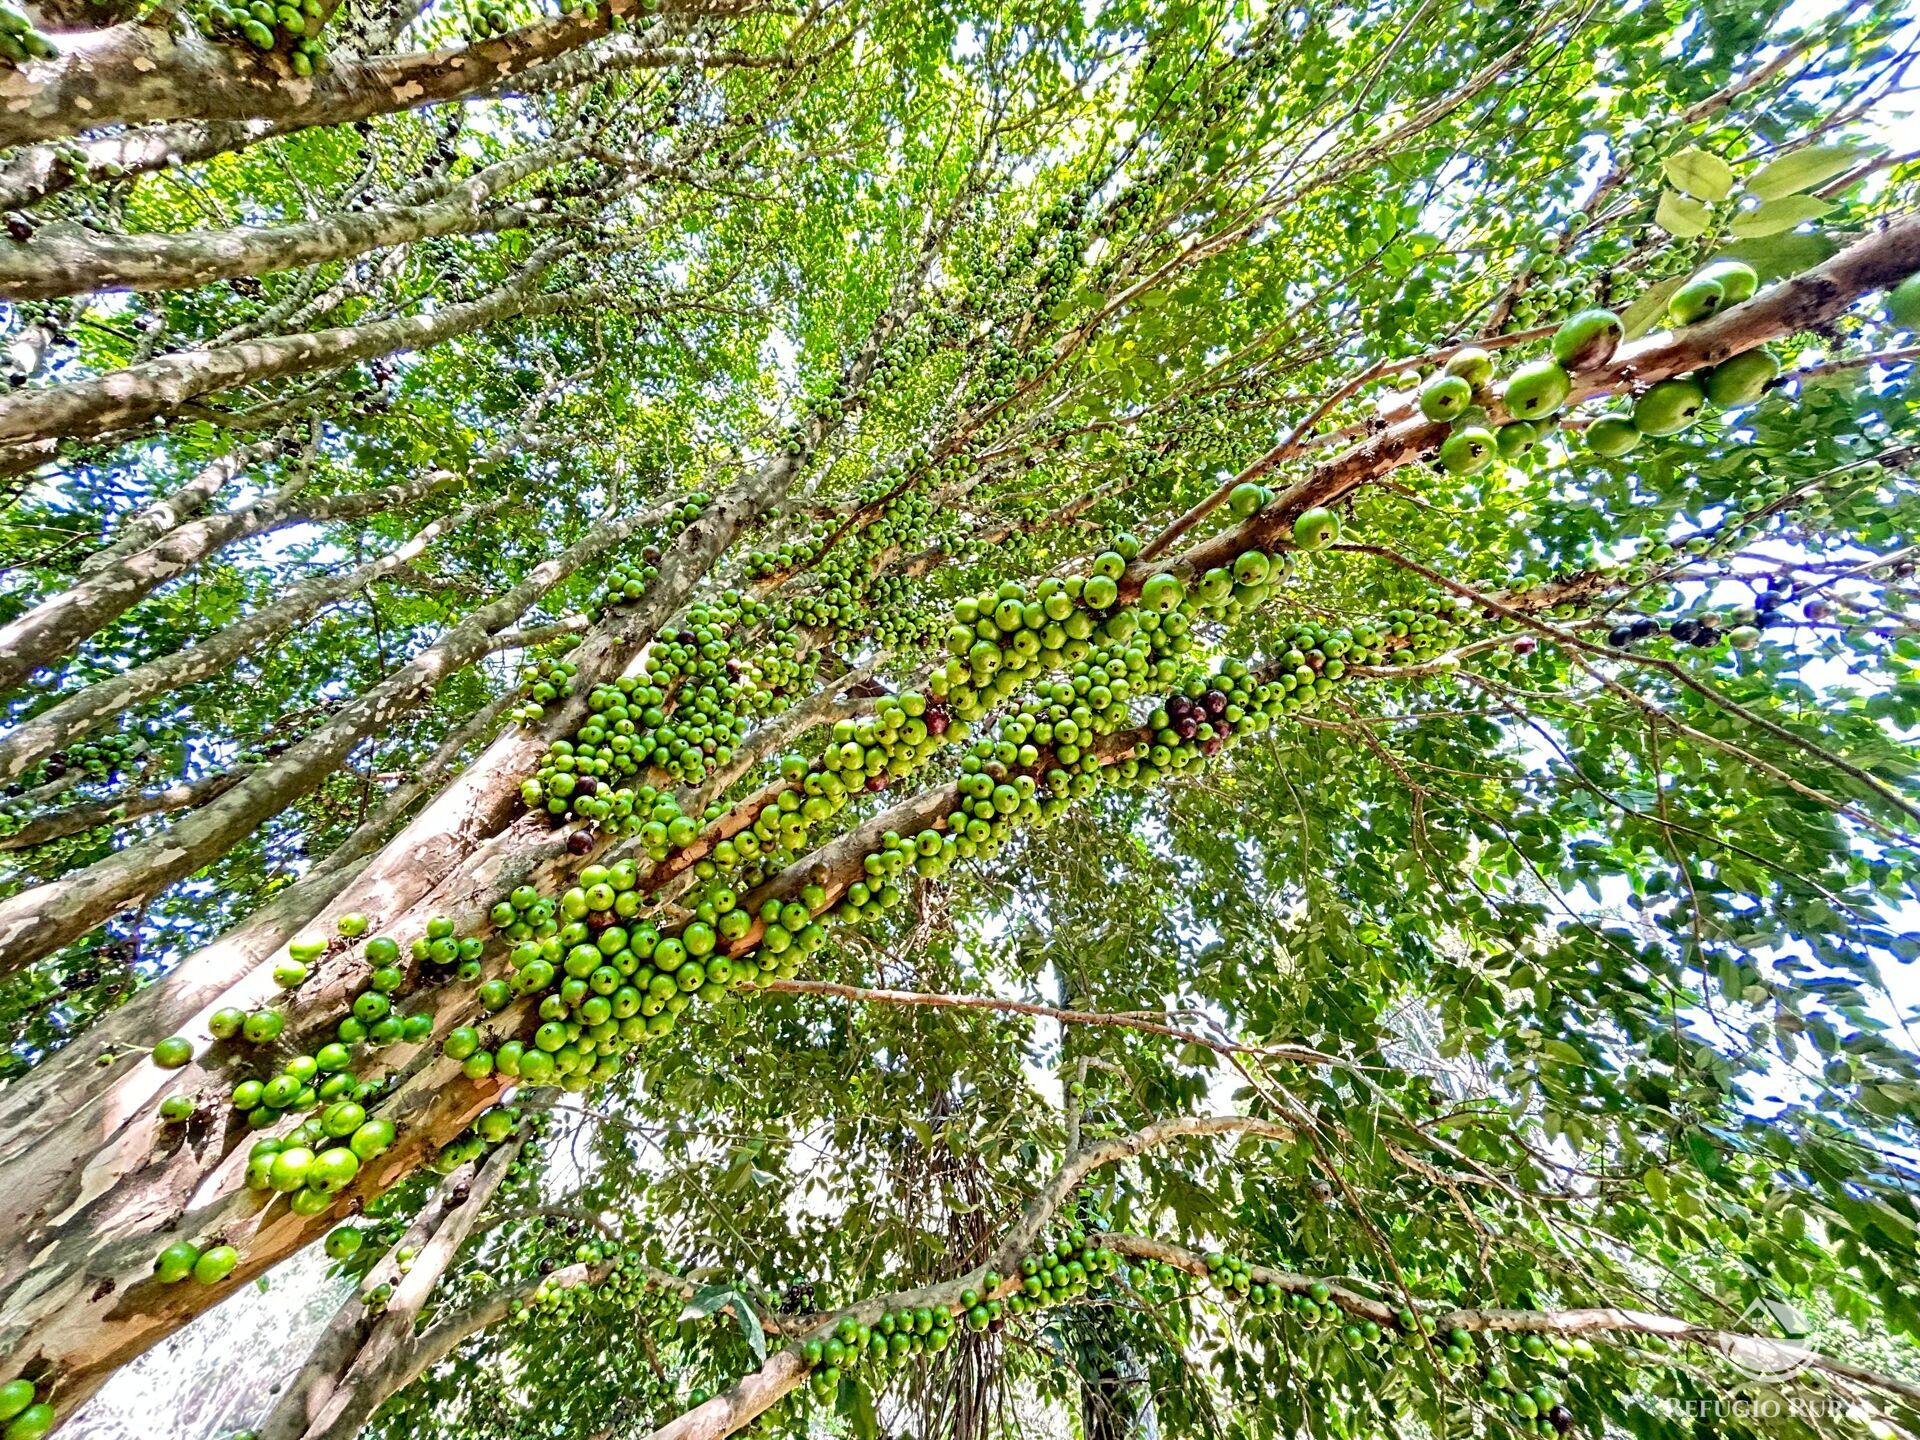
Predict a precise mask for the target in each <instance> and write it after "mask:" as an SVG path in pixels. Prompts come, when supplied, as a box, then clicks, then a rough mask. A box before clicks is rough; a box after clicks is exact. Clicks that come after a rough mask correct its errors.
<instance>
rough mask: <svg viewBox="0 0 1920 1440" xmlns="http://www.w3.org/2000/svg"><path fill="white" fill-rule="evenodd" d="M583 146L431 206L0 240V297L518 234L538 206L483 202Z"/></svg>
mask: <svg viewBox="0 0 1920 1440" xmlns="http://www.w3.org/2000/svg"><path fill="white" fill-rule="evenodd" d="M582 149H583V147H582V146H581V145H578V144H570V145H561V146H542V147H540V148H538V149H535V150H531V151H529V152H527V153H526V154H524V155H520V156H517V157H515V158H514V159H512V160H504V161H502V162H501V163H499V164H498V165H492V166H489V167H488V168H486V169H485V170H482V171H480V172H479V173H478V174H476V175H474V176H472V177H470V178H469V179H467V180H464V181H461V182H460V183H459V184H457V185H454V186H452V187H450V189H449V191H448V193H447V194H446V195H445V196H444V197H443V198H441V199H439V200H436V201H434V202H433V203H431V204H424V205H387V206H380V207H377V208H373V209H368V210H361V211H356V212H351V213H344V214H334V215H323V216H320V217H318V218H315V219H312V220H306V221H302V222H300V223H298V224H292V225H257V226H256V225H241V226H236V227H234V228H232V229H229V230H190V231H186V232H183V233H180V234H167V235H155V234H147V235H117V234H112V233H110V232H104V231H98V230H91V229H88V228H86V227H85V226H82V225H79V224H76V223H74V222H72V221H61V222H59V223H58V224H52V225H45V226H42V227H41V228H40V230H39V231H37V232H36V233H35V234H34V236H33V238H32V239H30V240H27V241H24V242H21V241H15V240H0V296H6V297H8V298H10V299H46V298H50V297H53V296H58V295H83V294H90V293H95V292H99V291H113V290H184V289H191V288H193V287H195V286H198V285H207V284H211V283H213V282H214V281H216V280H231V279H234V278H235V277H238V276H243V275H266V274H270V273H272V272H274V271H277V270H294V269H298V268H300V267H302V266H306V265H321V264H325V263H327V262H328V261H333V260H344V259H348V258H350V257H352V256H355V255H362V254H365V253H366V252H367V251H369V250H380V249H385V248H386V247H388V246H392V245H405V244H409V243H411V242H413V241H416V240H425V239H430V238H432V237H434V236H439V235H470V234H476V233H479V232H482V231H496V230H512V229H518V228H520V227H523V226H525V225H528V224H531V223H535V222H536V221H537V220H538V219H539V209H538V208H537V207H536V208H531V209H530V208H528V207H525V206H512V205H509V206H504V207H498V206H496V207H494V208H491V209H490V208H488V206H489V203H490V202H491V201H492V200H493V199H494V197H496V196H498V195H500V194H502V193H503V192H505V191H507V190H509V189H511V188H512V187H513V186H514V185H517V184H518V183H519V182H520V181H522V180H524V179H526V178H527V177H528V176H530V175H533V174H536V173H538V172H539V171H541V170H544V169H547V168H549V167H551V166H553V165H556V164H560V163H562V162H563V161H566V160H568V159H571V158H573V157H574V156H576V155H578V154H580V153H581V151H582Z"/></svg>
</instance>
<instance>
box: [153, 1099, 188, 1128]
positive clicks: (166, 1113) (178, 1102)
mask: <svg viewBox="0 0 1920 1440" xmlns="http://www.w3.org/2000/svg"><path fill="white" fill-rule="evenodd" d="M194 1109H195V1106H194V1103H193V1097H192V1096H191V1095H169V1096H168V1097H167V1098H166V1099H164V1100H162V1101H161V1102H160V1118H161V1119H162V1120H165V1121H167V1122H168V1123H170V1124H174V1125H178V1124H179V1123H180V1122H181V1121H182V1120H191V1119H192V1118H193V1112H194Z"/></svg>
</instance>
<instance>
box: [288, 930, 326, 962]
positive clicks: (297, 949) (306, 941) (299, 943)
mask: <svg viewBox="0 0 1920 1440" xmlns="http://www.w3.org/2000/svg"><path fill="white" fill-rule="evenodd" d="M326 953H327V942H326V941H325V940H324V939H322V938H320V937H319V936H317V935H302V936H299V937H298V938H296V939H293V940H289V941H288V942H287V954H289V955H291V956H292V957H293V958H294V959H295V960H298V961H299V962H300V963H301V964H302V965H311V964H312V963H313V962H314V961H315V960H318V959H319V958H320V957H321V956H322V955H324V954H326Z"/></svg>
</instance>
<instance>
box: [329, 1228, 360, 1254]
mask: <svg viewBox="0 0 1920 1440" xmlns="http://www.w3.org/2000/svg"><path fill="white" fill-rule="evenodd" d="M366 1242H367V1237H366V1236H365V1235H363V1234H362V1233H361V1232H360V1231H359V1229H358V1228H357V1227H355V1226H352V1225H342V1226H340V1227H339V1229H337V1230H333V1231H330V1232H329V1233H328V1235H327V1245H326V1249H327V1254H328V1255H329V1256H331V1257H332V1258H333V1259H335V1260H346V1259H348V1258H350V1257H352V1256H354V1255H357V1254H359V1253H360V1247H361V1246H362V1245H364V1244H366Z"/></svg>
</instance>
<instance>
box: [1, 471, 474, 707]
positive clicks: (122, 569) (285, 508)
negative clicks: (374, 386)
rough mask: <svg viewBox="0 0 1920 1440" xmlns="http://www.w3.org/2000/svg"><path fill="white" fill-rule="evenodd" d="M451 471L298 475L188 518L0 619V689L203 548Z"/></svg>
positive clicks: (446, 482)
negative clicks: (228, 506) (312, 495)
mask: <svg viewBox="0 0 1920 1440" xmlns="http://www.w3.org/2000/svg"><path fill="white" fill-rule="evenodd" d="M276 445H277V442H267V443H265V444H262V445H255V446H249V447H248V448H247V449H245V450H241V451H237V452H235V453H234V454H233V455H230V456H227V457H225V458H224V459H222V460H220V461H217V462H216V464H218V465H222V466H229V467H232V468H233V469H234V470H235V471H237V470H238V469H239V468H243V467H244V466H245V465H246V464H248V463H251V462H252V461H254V460H258V459H260V458H262V457H264V456H265V455H266V454H268V453H270V452H271V451H272V450H273V449H274V448H275V447H276ZM459 478H460V477H459V476H458V475H455V474H454V473H452V472H451V471H447V470H437V471H434V472H432V473H431V474H427V475H422V476H420V477H418V478H417V479H414V480H409V481H406V482H404V483H402V484H399V485H389V486H387V487H385V488H384V489H380V490H362V491H359V492H357V493H355V494H351V495H336V496H330V497H324V498H317V499H313V500H302V499H301V498H300V488H301V486H302V485H304V484H305V478H304V477H300V478H297V479H295V480H294V481H292V482H290V483H289V484H287V485H283V486H282V487H281V488H280V489H279V490H277V491H276V492H275V493H274V494H272V495H270V496H268V497H267V498H266V499H264V500H261V501H259V502H258V503H256V504H253V505H248V506H245V507H243V508H241V509H237V510H223V511H221V512H220V513H219V514H218V515H209V516H206V517H205V518H203V519H199V520H190V521H188V522H187V523H186V524H184V525H181V526H179V527H178V528H176V529H174V530H172V531H171V532H169V533H168V534H166V535H163V536H161V537H160V539H159V540H158V541H156V542H155V543H154V544H152V545H150V546H148V547H147V548H146V549H145V550H142V551H139V552H138V553H136V554H133V555H129V556H127V557H126V558H125V559H122V560H117V561H115V562H113V563H111V564H108V565H104V566H102V567H100V568H99V569H98V570H96V571H94V573H93V574H91V575H89V576H87V577H86V578H85V579H83V580H81V581H80V582H79V583H78V584H76V585H74V586H72V587H71V588H70V589H67V590H63V591H61V592H60V593H59V594H58V595H53V596H50V597H48V598H47V599H45V600H43V601H41V602H40V603H39V604H38V605H36V606H34V607H33V609H31V610H29V611H27V612H26V614H24V615H21V616H20V617H19V618H17V619H15V620H13V621H11V622H9V623H8V624H6V625H5V626H0V693H5V692H6V691H8V690H11V689H13V688H14V687H15V686H17V685H19V684H20V683H21V682H22V681H23V680H25V679H26V678H27V677H28V676H29V675H30V674H32V672H33V671H35V670H38V669H42V668H45V667H47V666H50V665H52V664H53V663H54V662H55V661H57V660H59V659H60V658H61V657H62V656H64V655H66V654H68V653H69V652H71V651H72V650H73V649H74V648H75V647H76V646H78V645H79V644H80V643H81V642H82V641H84V640H85V639H86V638H87V637H88V636H90V635H93V634H95V633H96V632H97V631H99V630H100V628H101V627H102V626H104V625H107V624H109V623H111V622H112V621H113V620H115V619H117V618H118V617H119V616H121V615H124V614H125V613H126V612H127V611H128V610H131V609H132V608H133V607H134V606H135V605H136V604H138V603H139V602H140V601H141V600H143V599H145V598H146V597H147V596H148V595H150V594H152V593H153V591H155V590H156V589H158V588H159V587H160V586H161V585H163V584H165V583H166V582H167V581H169V580H172V579H174V578H176V577H177V576H179V575H182V574H184V573H186V572H187V571H188V570H190V569H192V568H193V567H194V566H195V565H197V564H199V563H200V562H201V561H202V560H205V559H206V558H207V557H208V556H209V555H211V554H213V553H214V552H215V551H217V550H219V549H221V548H222V547H223V546H227V545H231V544H233V543H234V542H235V541H237V540H246V539H250V538H251V537H253V536H255V535H264V534H266V533H267V532H268V531H270V530H276V529H278V528H280V527H281V526H283V525H296V524H300V523H301V522H303V521H308V520H345V519H355V520H357V519H362V518H364V517H366V516H368V515H377V514H379V513H381V512H382V511H385V510H391V509H394V508H396V507H399V506H402V505H410V504H412V503H413V502H414V501H416V500H421V499H424V498H425V497H426V496H428V495H431V494H433V493H434V492H435V491H438V490H442V489H445V488H446V487H448V486H450V485H453V484H455V483H457V482H458V480H459Z"/></svg>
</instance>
